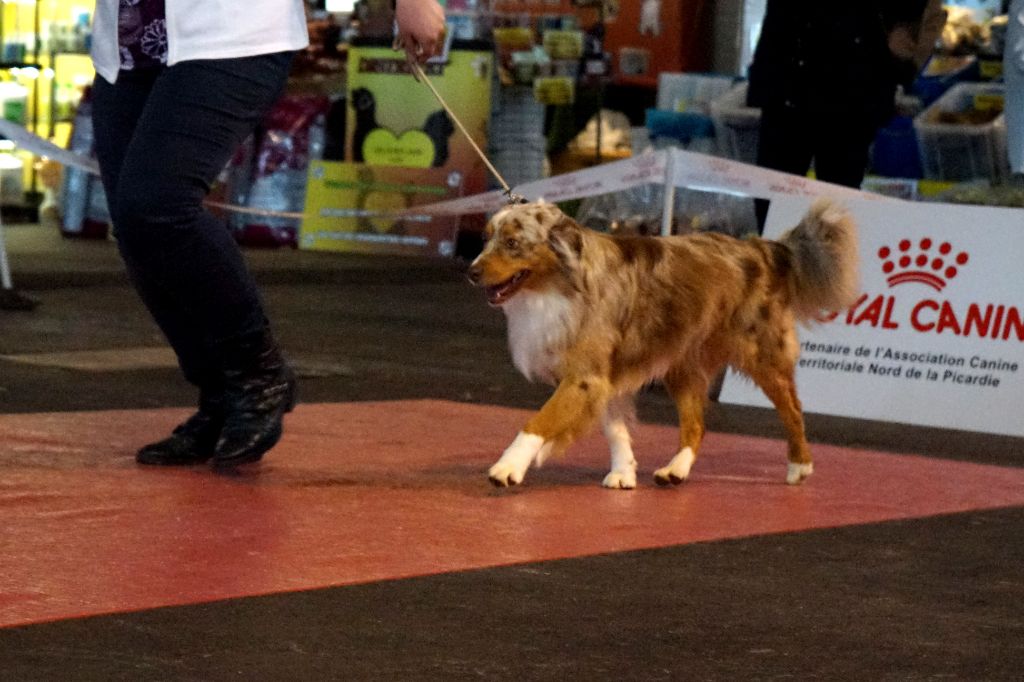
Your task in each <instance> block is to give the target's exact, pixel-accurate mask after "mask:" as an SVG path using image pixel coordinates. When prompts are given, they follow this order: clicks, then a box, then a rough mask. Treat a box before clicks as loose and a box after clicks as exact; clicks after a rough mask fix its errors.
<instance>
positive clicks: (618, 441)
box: [602, 396, 636, 490]
mask: <svg viewBox="0 0 1024 682" xmlns="http://www.w3.org/2000/svg"><path fill="white" fill-rule="evenodd" d="M633 413H634V408H633V398H632V396H623V397H619V398H615V399H614V400H612V401H611V402H610V403H608V409H607V410H605V413H604V435H605V438H607V439H608V446H609V448H610V449H611V455H612V464H611V471H609V472H608V475H607V476H605V477H604V482H603V483H602V485H603V486H604V487H605V488H619V489H622V490H632V489H633V488H635V487H636V459H635V458H634V457H633V444H632V440H631V439H630V437H629V423H630V422H631V421H632V420H633Z"/></svg>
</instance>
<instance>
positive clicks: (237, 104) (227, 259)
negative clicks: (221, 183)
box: [92, 52, 292, 391]
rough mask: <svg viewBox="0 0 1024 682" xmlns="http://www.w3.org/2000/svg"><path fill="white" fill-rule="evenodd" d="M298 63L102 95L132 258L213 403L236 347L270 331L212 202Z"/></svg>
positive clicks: (228, 65) (277, 57) (119, 85)
mask: <svg viewBox="0 0 1024 682" xmlns="http://www.w3.org/2000/svg"><path fill="white" fill-rule="evenodd" d="M291 60H292V53H290V52H288V53H276V54H266V55H259V56H255V57H244V58H239V59H216V60H195V61H187V62H181V63H178V64H175V65H174V66H169V67H162V68H157V69H147V70H138V71H122V72H121V74H120V75H119V76H118V78H117V82H116V83H115V84H112V83H109V82H107V81H106V80H105V79H103V78H102V77H100V76H97V77H96V81H95V84H94V89H93V102H92V107H93V110H92V117H93V128H94V135H95V143H96V155H97V157H98V159H99V164H100V169H101V172H102V177H103V186H104V189H105V190H106V193H107V199H108V203H109V206H110V212H111V216H112V220H113V224H114V235H115V236H116V238H117V244H118V247H119V249H120V252H121V256H122V257H123V258H124V262H125V265H126V267H127V269H128V273H129V276H130V277H131V281H132V283H133V284H134V286H135V288H136V290H137V291H138V292H139V295H140V296H141V298H142V301H143V303H144V304H145V305H146V307H147V308H148V309H149V312H150V313H151V314H152V316H153V318H154V319H155V321H156V323H157V324H158V325H159V327H160V329H161V331H162V332H163V333H164V335H165V336H166V337H167V340H168V341H169V343H170V344H171V347H172V348H173V349H174V351H175V353H176V354H177V356H178V362H179V364H180V365H181V368H182V371H183V372H184V374H185V378H186V379H188V380H189V381H190V382H191V383H193V384H195V385H197V386H200V387H202V388H205V389H208V390H210V391H218V390H219V389H220V385H221V381H222V379H221V359H222V357H223V356H224V354H225V353H230V348H229V347H230V342H231V340H232V339H238V338H241V337H244V336H246V335H251V334H252V333H254V332H257V331H259V330H261V329H263V328H264V327H265V326H266V324H267V322H266V318H265V317H264V313H263V305H262V302H261V301H260V297H259V294H258V293H257V291H256V286H255V284H254V282H253V279H252V276H251V275H250V273H249V272H248V270H247V268H246V266H245V262H244V260H243V258H242V254H241V252H240V251H239V248H238V246H237V244H236V243H235V241H234V238H233V237H232V235H231V233H230V232H229V230H228V229H227V226H226V225H225V224H224V221H223V220H220V219H218V218H215V217H214V216H212V215H211V214H210V213H208V212H207V211H206V209H205V208H204V206H203V200H204V199H205V197H206V195H207V193H208V192H209V190H210V186H211V184H212V183H213V181H214V180H215V179H216V177H217V175H218V174H219V173H220V172H221V171H222V170H223V169H224V167H225V165H226V164H227V162H228V160H229V159H230V158H231V156H232V155H233V154H234V153H235V151H236V150H237V149H238V147H239V145H240V144H241V143H242V142H243V141H244V140H245V139H246V138H247V137H248V136H249V135H250V134H251V133H252V132H253V130H254V128H255V127H256V126H257V125H258V124H259V123H260V121H261V120H262V119H263V117H264V115H265V114H266V112H267V111H268V110H269V109H270V107H271V106H272V105H273V104H274V102H275V101H276V100H277V98H278V97H279V96H280V95H281V92H282V90H283V88H284V84H285V81H286V80H287V76H288V70H289V67H290V65H291Z"/></svg>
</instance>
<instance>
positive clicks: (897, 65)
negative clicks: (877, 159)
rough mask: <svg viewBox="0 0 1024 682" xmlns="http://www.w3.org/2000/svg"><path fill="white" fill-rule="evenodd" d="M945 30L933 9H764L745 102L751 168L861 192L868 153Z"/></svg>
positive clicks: (874, 4) (892, 1) (929, 5)
mask: <svg viewBox="0 0 1024 682" xmlns="http://www.w3.org/2000/svg"><path fill="white" fill-rule="evenodd" d="M945 22H946V12H945V10H944V9H943V7H942V3H941V0H857V1H855V2H832V1H830V2H822V1H821V0H768V6H767V10H766V13H765V19H764V24H763V28H762V30H761V39H760V41H759V42H758V46H757V50H756V51H755V54H754V61H753V64H752V65H751V67H750V90H749V94H748V98H747V100H748V103H749V104H750V105H751V106H756V107H760V108H761V109H762V118H761V138H760V146H759V149H758V165H760V166H763V167H765V168H772V169H775V170H781V171H785V172H787V173H794V174H797V175H806V174H807V171H808V170H809V168H810V166H811V162H812V161H813V162H814V167H815V171H816V174H817V177H818V179H819V180H824V181H826V182H833V183H836V184H839V185H846V186H848V187H860V185H861V182H862V181H863V180H864V173H865V170H866V168H867V160H868V150H869V148H870V146H871V142H872V140H873V139H874V137H875V135H876V134H877V133H878V130H879V129H880V128H881V127H882V126H884V125H885V124H886V123H887V122H888V121H889V120H890V119H891V118H892V116H893V114H894V99H895V94H896V88H897V85H899V84H904V85H909V84H910V82H911V81H912V80H913V78H914V76H915V75H916V74H917V73H918V71H919V70H920V68H921V67H922V66H923V65H924V63H925V62H926V61H927V59H928V56H929V55H930V54H931V53H932V50H933V48H934V45H935V41H936V40H937V39H938V37H939V35H940V34H941V32H942V28H943V26H945Z"/></svg>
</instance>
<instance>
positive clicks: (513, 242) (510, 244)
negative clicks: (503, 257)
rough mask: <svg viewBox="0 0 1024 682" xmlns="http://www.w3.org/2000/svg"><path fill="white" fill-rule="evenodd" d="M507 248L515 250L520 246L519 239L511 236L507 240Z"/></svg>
mask: <svg viewBox="0 0 1024 682" xmlns="http://www.w3.org/2000/svg"><path fill="white" fill-rule="evenodd" d="M505 248H506V249H508V250H509V251H514V250H515V249H518V248H519V240H518V239H514V238H512V237H509V238H508V239H506V240H505Z"/></svg>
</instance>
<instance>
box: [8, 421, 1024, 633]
mask: <svg viewBox="0 0 1024 682" xmlns="http://www.w3.org/2000/svg"><path fill="white" fill-rule="evenodd" d="M186 415H187V411H185V410H177V409H175V410H148V411H141V410H140V411H118V412H89V413H60V414H39V415H2V416H0V467H2V470H3V472H4V473H3V477H2V481H0V542H2V553H0V626H10V625H17V624H25V623H31V622H38V621H44V620H54V619H61V618H70V617H77V616H84V615H92V614H100V613H109V612H117V611H128V610H137V609H147V608H153V607H157V606H164V605H175V604H187V603H195V602H203V601H211V600H217V599H225V598H232V597H240V596H249V595H257V594H268V593H273V592H282V591H292V590H304V589H312V588H318V587H325V586H330V585H344V584H352V583H359V582H370V581H377V580H384V579H390V578H400V577H407V576H415V575H424V574H431V573H439V572H446V571H458V570H466V569H472V568H480V567H488V566H496V565H503V564H511V563H520V562H532V561H541V560H548V559H557V558H565V557H572V556H582V555H589V554H597V553H605V552H618V551H624V550H632V549H640V548H649V547H659V546H669V545H680V544H686V543H693V542H700V541H708V540H716V539H724V538H734V537H743V536H753V535H762V534H769V533H782V532H792V531H800V530H806V529H811V528H822V527H834V526H841V525H851V524H862V523H870V522H877V521H884V520H888V519H899V518H910V517H923V516H929V515H935V514H942V513H950V512H960V511H968V510H976V509H985V508H995V507H1005V506H1018V505H1024V470H1019V469H1004V468H999V467H991V466H982V465H974V464H968V463H958V462H952V461H945V460H935V459H928V458H923V457H912V456H896V455H888V454H882V453H875V452H867V451H860V450H852V449H845V448H838V447H830V446H825V445H817V446H815V447H814V448H813V451H814V454H815V457H816V462H815V464H816V472H815V475H814V476H812V477H811V479H810V480H809V481H808V482H807V483H806V484H805V485H803V486H800V487H789V486H786V485H785V484H784V482H783V479H784V476H785V470H786V461H785V445H784V444H783V443H782V442H779V441H773V440H766V439H756V438H747V437H740V436H732V435H722V434H708V437H707V439H706V440H705V445H704V448H703V452H702V456H701V458H700V459H699V460H698V461H697V463H696V464H695V466H694V469H693V473H692V475H691V479H690V481H689V482H688V483H687V484H685V485H683V486H681V487H678V488H670V489H660V488H656V487H655V486H654V484H653V482H652V480H651V472H652V471H653V470H654V469H656V468H658V467H660V466H662V465H664V464H665V463H666V462H667V461H668V459H669V458H670V457H671V455H672V454H673V453H674V451H675V447H676V435H675V430H674V429H673V428H670V427H664V426H642V427H640V428H639V429H638V431H637V434H636V452H637V457H638V459H639V460H640V463H641V469H642V477H641V481H640V487H639V488H638V489H637V490H635V491H611V490H605V489H603V488H601V487H600V482H601V479H602V477H603V476H604V474H605V473H606V468H607V455H606V449H605V446H604V443H603V441H602V440H601V439H600V438H591V439H588V440H587V441H585V442H583V443H580V444H578V445H577V446H576V447H575V448H573V450H571V451H570V453H569V455H568V457H566V458H565V459H563V460H560V461H557V462H554V463H551V464H549V465H548V466H546V467H545V468H543V469H539V470H532V471H531V472H530V473H529V474H528V476H527V480H526V483H525V485H524V486H523V487H521V488H517V489H511V490H495V489H493V488H492V487H491V486H490V485H489V483H488V482H487V479H486V470H487V467H488V466H489V465H490V464H491V463H492V462H493V461H494V460H495V459H496V458H497V457H498V455H499V454H500V453H501V451H502V449H503V448H504V447H505V446H506V445H507V444H508V442H509V441H510V440H511V439H512V438H513V437H514V435H515V434H516V432H517V431H518V429H519V427H520V426H521V425H522V423H523V422H524V420H525V419H526V417H527V416H528V413H526V412H523V411H520V410H512V409H506V408H499V407H486V406H478V405H465V404H459V403H450V402H436V401H409V402H386V403H350V404H325V405H301V406H300V407H299V408H298V409H297V410H296V411H295V412H294V413H293V414H292V415H289V416H288V418H287V419H288V421H287V432H286V435H285V438H284V439H283V440H282V442H281V444H280V445H279V446H278V447H277V448H276V449H275V450H274V451H273V452H272V453H271V454H270V455H269V456H268V457H267V459H266V460H264V462H263V463H262V465H260V466H259V467H255V468H252V469H251V470H249V471H246V472H244V473H242V474H240V475H238V476H234V477H223V476H216V475H214V474H212V473H211V472H209V471H208V470H207V469H205V468H204V467H196V468H191V469H178V470H168V469H152V468H143V467H139V466H137V465H136V464H135V463H134V461H133V459H132V457H133V453H134V451H135V450H136V449H137V448H138V447H139V446H140V445H142V444H144V443H146V442H148V441H151V440H153V439H154V438H157V437H160V436H162V435H164V434H165V433H166V432H167V431H168V430H169V429H170V428H171V427H172V426H174V425H175V424H176V423H177V422H179V421H180V420H181V419H182V418H183V417H185V416H186Z"/></svg>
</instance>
